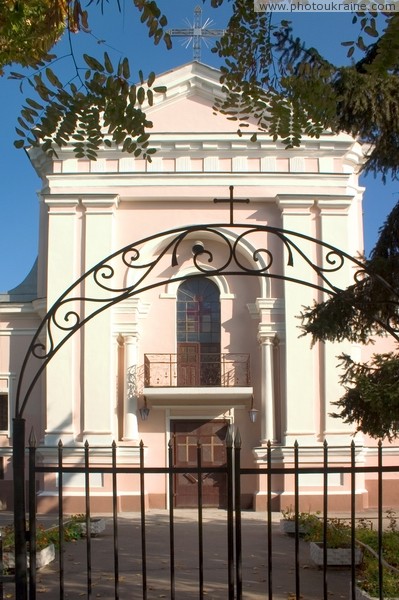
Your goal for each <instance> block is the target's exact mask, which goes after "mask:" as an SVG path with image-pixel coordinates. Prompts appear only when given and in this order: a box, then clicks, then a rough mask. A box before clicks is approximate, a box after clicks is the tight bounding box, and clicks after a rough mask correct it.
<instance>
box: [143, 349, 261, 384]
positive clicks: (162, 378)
mask: <svg viewBox="0 0 399 600" xmlns="http://www.w3.org/2000/svg"><path fill="white" fill-rule="evenodd" d="M144 385H145V388H147V389H148V388H176V387H183V388H188V387H191V388H199V387H221V388H239V387H240V388H243V387H248V386H249V385H250V370H249V354H230V353H226V354H207V353H201V354H200V355H198V356H197V357H193V359H192V360H187V359H186V358H183V357H182V356H181V355H178V354H145V356H144Z"/></svg>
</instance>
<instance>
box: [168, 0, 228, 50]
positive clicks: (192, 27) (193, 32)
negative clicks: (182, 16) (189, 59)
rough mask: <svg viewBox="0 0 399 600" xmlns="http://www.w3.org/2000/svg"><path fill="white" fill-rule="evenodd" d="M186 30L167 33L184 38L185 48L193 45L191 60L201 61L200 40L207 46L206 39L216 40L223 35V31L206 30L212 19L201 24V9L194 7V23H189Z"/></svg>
mask: <svg viewBox="0 0 399 600" xmlns="http://www.w3.org/2000/svg"><path fill="white" fill-rule="evenodd" d="M186 21H187V24H188V25H189V27H188V28H186V29H169V31H168V33H169V35H170V36H171V37H185V38H186V40H185V41H184V42H183V45H184V46H185V48H188V47H189V45H190V44H191V42H192V43H193V60H196V61H198V62H200V61H201V40H202V41H203V42H204V43H205V44H206V46H208V43H207V38H216V37H220V36H222V35H223V34H224V29H207V27H208V26H209V25H211V24H212V23H213V21H212V19H207V20H206V21H205V23H204V24H202V8H201V7H200V6H196V7H195V8H194V22H193V23H190V21H189V20H188V19H186Z"/></svg>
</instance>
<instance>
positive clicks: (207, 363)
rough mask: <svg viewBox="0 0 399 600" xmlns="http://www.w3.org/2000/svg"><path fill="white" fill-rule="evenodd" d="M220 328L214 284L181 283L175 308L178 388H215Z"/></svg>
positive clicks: (203, 281) (201, 281)
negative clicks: (207, 386) (198, 386)
mask: <svg viewBox="0 0 399 600" xmlns="http://www.w3.org/2000/svg"><path fill="white" fill-rule="evenodd" d="M220 326H221V323H220V294H219V289H218V287H217V286H216V285H215V283H213V281H211V280H209V279H205V278H203V277H194V278H192V279H188V280H186V281H184V282H183V283H182V284H181V285H180V286H179V289H178V293H177V304H176V329H177V331H176V338H177V382H178V383H177V385H179V386H196V385H201V386H206V385H209V386H212V385H218V383H219V381H220Z"/></svg>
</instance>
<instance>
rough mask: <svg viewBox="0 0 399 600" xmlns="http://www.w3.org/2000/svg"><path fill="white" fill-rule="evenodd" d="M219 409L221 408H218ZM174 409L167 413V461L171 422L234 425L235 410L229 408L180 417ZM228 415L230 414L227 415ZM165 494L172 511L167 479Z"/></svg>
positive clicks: (186, 414) (168, 507)
mask: <svg viewBox="0 0 399 600" xmlns="http://www.w3.org/2000/svg"><path fill="white" fill-rule="evenodd" d="M218 408H219V407H218ZM185 409H186V410H187V407H185ZM195 409H196V410H197V409H198V407H195ZM173 412H174V411H173V409H172V410H171V409H169V410H167V411H166V413H167V414H166V423H165V425H166V447H165V458H166V461H167V459H168V448H169V443H170V441H171V439H172V431H171V421H225V423H226V425H228V426H230V425H234V408H228V407H226V411H225V412H223V413H221V412H218V413H213V414H210V413H209V412H208V413H198V412H194V411H193V412H192V413H187V412H186V413H185V414H184V415H183V414H179V415H174V414H173ZM227 413H228V414H227ZM165 492H166V507H167V509H168V510H169V509H170V495H169V486H168V482H167V479H166V478H165ZM181 510H185V509H181Z"/></svg>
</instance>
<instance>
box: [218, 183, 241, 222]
mask: <svg viewBox="0 0 399 600" xmlns="http://www.w3.org/2000/svg"><path fill="white" fill-rule="evenodd" d="M229 190H230V198H214V199H213V201H214V202H215V204H217V203H218V202H228V203H229V204H230V225H234V219H233V208H234V203H235V202H244V203H245V204H249V198H234V195H233V193H234V185H231V186H230V187H229Z"/></svg>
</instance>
